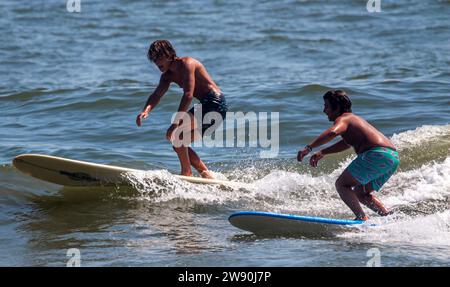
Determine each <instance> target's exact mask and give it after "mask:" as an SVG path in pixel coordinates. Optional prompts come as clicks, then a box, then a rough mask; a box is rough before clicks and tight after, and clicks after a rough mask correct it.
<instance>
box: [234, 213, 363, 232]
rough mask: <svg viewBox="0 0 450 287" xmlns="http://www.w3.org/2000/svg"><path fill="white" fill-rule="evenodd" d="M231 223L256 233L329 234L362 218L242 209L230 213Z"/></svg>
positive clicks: (352, 224)
mask: <svg viewBox="0 0 450 287" xmlns="http://www.w3.org/2000/svg"><path fill="white" fill-rule="evenodd" d="M228 220H229V221H230V223H231V224H232V225H233V226H235V227H237V228H239V229H242V230H246V231H250V232H252V233H254V234H256V235H299V236H329V235H332V234H334V233H335V232H337V231H339V230H343V229H344V228H345V227H349V226H355V225H360V224H363V223H364V221H362V220H347V219H334V218H326V217H316V216H302V215H293V214H281V213H273V212H261V211H242V212H236V213H233V214H232V215H230V217H229V218H228Z"/></svg>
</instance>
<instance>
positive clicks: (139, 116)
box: [136, 111, 148, 127]
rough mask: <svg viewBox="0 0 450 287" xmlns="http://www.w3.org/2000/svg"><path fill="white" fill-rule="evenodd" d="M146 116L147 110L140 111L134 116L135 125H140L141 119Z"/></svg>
mask: <svg viewBox="0 0 450 287" xmlns="http://www.w3.org/2000/svg"><path fill="white" fill-rule="evenodd" d="M146 118H148V112H146V111H143V112H141V113H140V114H139V115H138V116H137V118H136V124H137V126H138V127H140V126H141V125H142V120H145V119H146Z"/></svg>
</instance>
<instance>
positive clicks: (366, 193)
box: [355, 182, 392, 216]
mask: <svg viewBox="0 0 450 287" xmlns="http://www.w3.org/2000/svg"><path fill="white" fill-rule="evenodd" d="M373 191H374V190H373V187H372V182H369V183H367V184H366V185H360V186H358V187H356V188H355V192H356V195H357V197H358V199H359V201H360V202H361V203H362V204H364V205H365V206H367V207H368V208H370V209H371V210H373V211H375V212H376V213H378V214H379V215H381V216H387V215H389V214H392V212H390V211H388V210H387V209H386V208H385V207H384V205H383V203H382V202H381V201H380V200H379V199H378V198H377V197H376V196H374V195H372V194H371V193H372V192H373Z"/></svg>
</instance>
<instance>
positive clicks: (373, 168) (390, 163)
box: [347, 147, 400, 191]
mask: <svg viewBox="0 0 450 287" xmlns="http://www.w3.org/2000/svg"><path fill="white" fill-rule="evenodd" d="M399 163H400V160H399V158H398V152H397V151H395V150H393V149H390V148H386V147H375V148H371V149H369V150H367V151H365V152H363V153H360V154H358V157H357V158H356V159H355V160H354V161H352V163H351V164H350V165H349V166H348V167H347V170H348V171H349V172H350V174H351V175H352V176H353V177H354V178H355V179H356V180H357V181H359V182H360V183H361V184H362V185H366V184H368V183H369V182H370V183H372V188H373V189H374V190H376V191H379V190H380V188H381V187H382V186H383V185H384V184H385V183H386V182H387V181H388V180H389V178H390V177H391V176H392V175H393V174H394V173H395V171H396V170H397V168H398V165H399Z"/></svg>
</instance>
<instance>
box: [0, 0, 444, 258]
mask: <svg viewBox="0 0 450 287" xmlns="http://www.w3.org/2000/svg"><path fill="white" fill-rule="evenodd" d="M415 2H417V3H411V1H406V0H399V1H387V0H386V1H385V0H382V1H381V8H382V11H381V12H380V13H369V12H368V11H367V9H366V1H353V0H352V1H293V0H291V1H287V0H280V1H256V0H249V1H235V0H227V1H222V0H215V1H196V0H191V1H137V0H136V1H131V0H128V1H119V0H115V1H106V2H105V1H83V0H82V1H81V12H80V13H70V12H68V11H67V9H66V3H67V1H65V0H51V1H12V0H2V1H1V2H0V14H1V15H2V16H1V17H0V34H1V35H2V41H0V108H1V117H0V119H1V121H0V265H1V266H65V265H66V263H67V261H68V257H67V251H68V250H69V249H70V248H77V249H78V250H79V251H80V253H81V264H82V266H366V264H367V262H368V261H369V260H370V259H371V255H370V254H372V253H370V250H371V249H373V248H377V249H378V250H379V254H380V263H381V265H382V266H449V265H450V208H449V207H450V203H449V202H450V199H449V197H450V108H449V107H450V88H449V87H450V80H449V79H450V69H449V67H450V20H449V18H448V15H449V14H450V2H449V1H445V0H428V1H415ZM156 39H169V40H170V41H171V42H172V43H173V45H174V46H175V49H176V50H177V53H178V55H180V56H192V57H194V58H196V59H198V60H200V61H201V62H202V63H203V64H204V65H205V67H206V68H207V70H208V72H209V73H210V74H211V76H212V77H213V79H214V80H215V81H216V82H217V83H218V85H219V86H220V87H221V89H222V91H223V92H224V93H225V95H226V98H227V100H228V104H229V106H230V110H231V111H242V112H244V113H247V112H255V113H256V114H259V113H260V112H269V113H270V112H278V113H279V152H278V156H277V157H275V158H265V159H264V158H260V157H259V155H260V152H261V150H264V147H261V146H258V147H252V146H250V145H248V146H244V147H235V148H225V147H223V148H220V147H215V148H208V147H201V148H196V150H197V151H198V153H199V155H200V156H201V157H202V158H203V160H204V161H205V162H206V163H207V164H208V166H209V167H210V168H211V170H213V171H214V173H215V174H216V176H217V177H219V178H222V179H229V180H233V181H238V182H242V183H243V185H244V184H245V188H222V187H219V186H205V185H195V184H190V183H187V182H183V181H180V180H178V179H176V178H174V177H173V176H171V173H178V172H179V163H178V160H177V157H176V155H175V153H174V152H173V150H172V148H171V146H170V144H169V143H168V142H167V141H166V140H165V132H166V129H167V128H168V126H169V125H170V119H171V116H172V113H173V112H175V111H176V109H177V107H178V104H179V100H180V98H181V96H182V90H181V89H180V88H178V87H177V86H175V85H173V86H171V88H170V90H169V91H168V92H167V94H166V95H165V96H164V97H163V98H162V100H161V102H160V104H159V105H158V107H157V108H156V109H155V110H154V111H153V112H152V113H151V114H150V117H149V118H148V119H147V120H146V121H145V122H144V125H143V127H141V128H138V127H136V125H135V118H136V116H137V114H138V113H139V112H140V110H141V109H142V107H143V105H144V103H145V101H146V99H147V97H148V95H149V94H150V93H151V92H152V91H153V90H154V88H155V87H156V85H157V83H158V79H159V76H160V73H159V70H158V69H157V68H156V66H154V65H153V64H151V63H150V62H148V60H147V59H146V53H147V48H148V46H149V44H150V43H151V42H152V41H154V40H156ZM334 88H339V89H344V90H346V91H347V93H348V94H349V96H350V98H351V99H352V100H353V111H354V112H355V113H356V114H358V115H361V116H362V117H364V118H365V119H367V120H368V121H369V122H371V123H372V124H373V125H374V126H376V127H377V128H378V129H379V130H381V131H382V132H383V133H384V134H386V135H387V136H388V137H389V138H391V139H392V141H393V142H394V144H395V145H396V146H397V148H398V150H399V152H400V158H401V165H400V169H399V171H398V172H397V173H396V174H395V175H394V176H393V177H392V179H391V180H390V181H389V182H388V183H387V184H386V185H385V187H384V189H383V190H382V191H381V192H380V193H379V197H380V199H381V200H382V201H383V202H384V203H385V205H386V206H387V207H389V208H393V209H394V210H395V211H396V212H395V214H394V215H392V216H389V217H385V218H381V217H379V216H377V215H376V214H374V213H372V212H370V211H367V212H368V215H369V217H370V219H369V222H370V223H374V224H376V226H375V227H372V228H351V229H348V230H345V231H343V232H340V233H337V234H335V236H331V237H317V238H302V237H288V238H284V237H260V236H259V237H258V236H255V235H252V234H250V233H247V232H245V231H242V230H239V229H236V228H235V227H233V226H231V225H230V224H229V222H228V220H227V218H228V216H229V215H230V214H232V213H233V212H236V211H245V210H259V211H271V212H283V213H292V214H301V215H317V216H328V217H333V218H353V214H352V213H351V211H350V210H349V209H348V208H347V207H346V206H345V204H344V203H343V202H342V201H341V200H340V199H339V196H338V194H337V192H336V191H335V188H334V181H335V180H336V178H337V177H338V176H339V174H340V173H341V172H342V171H343V170H344V169H345V167H346V165H347V164H349V163H350V161H351V160H352V159H353V158H354V157H355V155H354V154H353V153H352V152H351V151H347V152H344V153H341V154H336V155H333V156H329V157H327V158H325V159H324V160H323V161H322V162H321V163H320V165H319V167H318V168H317V169H312V168H310V167H308V166H307V165H306V164H301V163H298V162H296V159H295V157H296V154H297V151H298V150H299V148H301V147H303V146H304V145H305V144H307V143H309V142H310V141H311V140H312V139H313V138H314V137H315V136H317V135H318V134H319V133H320V132H321V131H322V130H324V129H326V128H327V127H328V126H329V125H330V122H328V120H327V118H326V116H325V115H324V114H323V113H322V108H323V107H322V106H323V101H322V95H323V94H324V93H325V92H326V91H327V90H329V89H334ZM22 153H41V154H49V155H54V156H62V157H68V158H73V159H78V160H86V161H90V162H96V163H103V164H112V165H119V166H125V167H132V168H136V169H142V170H146V173H145V174H144V175H143V174H138V175H135V176H133V177H130V181H131V182H132V184H133V186H134V187H135V190H134V192H131V193H130V192H128V191H124V190H121V189H120V188H114V187H111V188H77V189H74V188H67V187H61V186H58V185H54V184H51V183H46V182H43V181H40V180H37V179H34V178H31V177H28V176H26V175H24V174H22V173H20V172H19V171H17V170H16V169H15V168H14V167H13V166H12V164H11V160H12V159H13V158H14V157H15V156H16V155H18V154H22ZM144 178H146V180H145V179H144ZM148 178H150V179H154V180H148Z"/></svg>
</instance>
